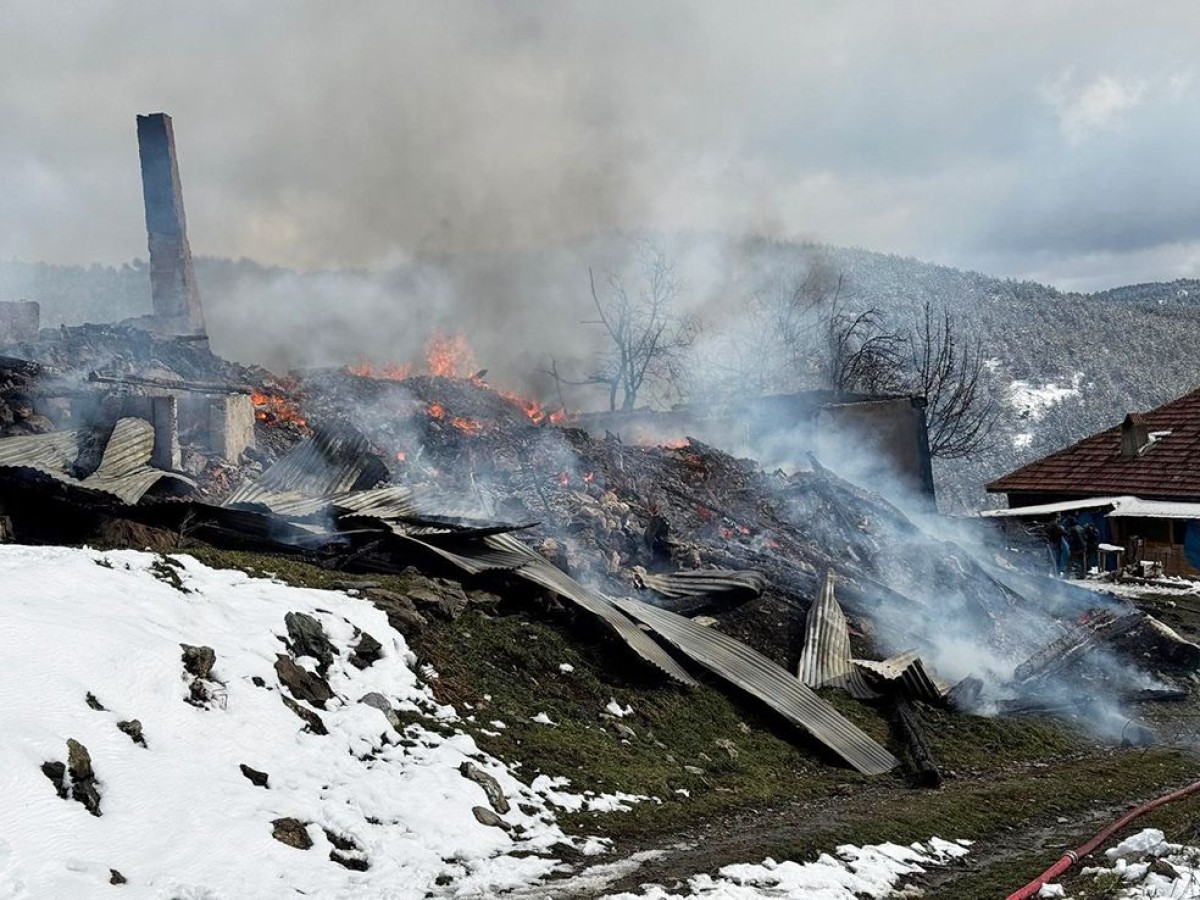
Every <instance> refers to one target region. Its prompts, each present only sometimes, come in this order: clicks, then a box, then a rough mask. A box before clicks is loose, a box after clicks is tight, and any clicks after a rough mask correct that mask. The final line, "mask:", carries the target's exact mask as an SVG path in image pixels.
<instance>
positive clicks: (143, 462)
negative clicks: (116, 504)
mask: <svg viewBox="0 0 1200 900" xmlns="http://www.w3.org/2000/svg"><path fill="white" fill-rule="evenodd" d="M153 452H154V426H153V425H151V424H150V423H149V422H147V421H146V420H145V419H134V418H126V419H118V420H117V424H116V425H115V426H114V427H113V431H112V435H111V436H110V437H109V439H108V444H107V445H106V446H105V448H104V454H103V456H102V457H101V459H100V465H99V466H98V467H97V468H96V471H95V472H93V473H92V474H91V475H89V476H88V477H87V478H85V479H83V481H82V482H80V484H81V485H82V486H83V487H85V488H87V489H88V490H92V491H99V492H101V493H104V494H109V495H110V496H113V497H117V498H118V499H120V500H121V501H122V502H124V503H127V504H129V505H130V506H133V505H134V504H135V503H137V502H138V501H139V500H141V499H142V497H143V495H145V493H146V491H148V490H150V488H151V487H153V486H154V485H155V484H157V483H158V482H159V481H161V480H162V479H164V478H168V479H170V480H172V481H175V482H179V483H183V484H187V485H188V486H190V487H195V486H196V483H195V482H194V481H192V480H191V479H190V478H185V477H184V476H182V475H175V474H173V473H170V472H164V471H163V470H162V469H155V468H151V466H150V456H151V454H153Z"/></svg>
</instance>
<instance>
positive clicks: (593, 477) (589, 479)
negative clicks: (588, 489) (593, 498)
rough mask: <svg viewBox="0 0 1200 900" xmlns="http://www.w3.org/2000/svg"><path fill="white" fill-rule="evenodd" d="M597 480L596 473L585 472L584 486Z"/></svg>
mask: <svg viewBox="0 0 1200 900" xmlns="http://www.w3.org/2000/svg"><path fill="white" fill-rule="evenodd" d="M595 480H596V473H595V472H584V473H583V483H584V484H591V483H592V482H593V481H595Z"/></svg>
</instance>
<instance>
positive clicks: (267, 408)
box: [250, 393, 308, 428]
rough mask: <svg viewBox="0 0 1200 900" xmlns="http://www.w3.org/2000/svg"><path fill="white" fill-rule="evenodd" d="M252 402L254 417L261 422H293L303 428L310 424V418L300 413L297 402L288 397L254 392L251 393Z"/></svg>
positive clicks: (280, 423) (273, 423)
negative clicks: (307, 418)
mask: <svg viewBox="0 0 1200 900" xmlns="http://www.w3.org/2000/svg"><path fill="white" fill-rule="evenodd" d="M250 402H251V403H252V404H253V405H254V418H256V419H258V420H259V421H260V422H266V423H267V424H268V425H282V424H284V423H291V424H293V425H299V426H300V427H301V428H303V427H305V426H306V425H308V420H306V419H305V418H304V417H303V416H302V415H300V411H299V410H298V409H297V408H296V404H295V403H293V402H292V401H291V400H288V399H287V398H286V397H274V396H271V395H270V394H258V393H254V394H251V395H250Z"/></svg>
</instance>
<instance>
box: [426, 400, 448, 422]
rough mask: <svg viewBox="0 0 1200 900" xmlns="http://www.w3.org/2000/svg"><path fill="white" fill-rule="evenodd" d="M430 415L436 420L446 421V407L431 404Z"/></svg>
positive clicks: (435, 403)
mask: <svg viewBox="0 0 1200 900" xmlns="http://www.w3.org/2000/svg"><path fill="white" fill-rule="evenodd" d="M429 415H430V416H432V417H433V418H435V419H444V418H445V417H446V407H444V406H442V404H440V403H437V402H434V403H430V404H429Z"/></svg>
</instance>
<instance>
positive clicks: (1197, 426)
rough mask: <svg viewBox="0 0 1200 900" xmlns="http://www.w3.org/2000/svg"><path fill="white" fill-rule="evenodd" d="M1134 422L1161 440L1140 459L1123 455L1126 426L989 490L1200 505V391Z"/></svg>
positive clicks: (1035, 464)
mask: <svg viewBox="0 0 1200 900" xmlns="http://www.w3.org/2000/svg"><path fill="white" fill-rule="evenodd" d="M1130 419H1131V421H1132V422H1134V423H1136V424H1144V425H1145V427H1146V430H1147V431H1149V432H1150V433H1151V434H1154V433H1155V432H1164V431H1169V432H1170V434H1167V435H1160V436H1159V437H1158V438H1157V439H1155V440H1154V441H1153V442H1152V443H1151V444H1149V445H1148V446H1147V447H1145V448H1144V449H1143V450H1142V452H1141V454H1140V455H1138V456H1134V457H1124V456H1122V455H1121V426H1120V425H1117V426H1116V427H1114V428H1110V429H1108V430H1107V431H1102V432H1100V433H1099V434H1094V435H1092V436H1091V437H1088V438H1084V439H1083V440H1082V441H1080V442H1079V443H1078V444H1074V445H1072V446H1070V447H1067V448H1066V449H1065V450H1059V451H1058V452H1057V453H1051V454H1050V455H1049V456H1046V457H1043V458H1042V459H1039V460H1037V461H1036V462H1032V463H1029V464H1028V465H1026V466H1022V467H1021V468H1019V469H1017V470H1016V471H1015V472H1009V473H1008V474H1007V475H1004V476H1002V477H1000V478H998V479H996V480H995V481H993V482H992V483H991V484H989V485H988V486H987V489H988V490H989V491H991V492H992V493H1017V494H1026V493H1029V494H1066V495H1081V496H1085V497H1086V496H1093V495H1115V494H1133V495H1136V496H1138V497H1146V498H1153V499H1184V498H1186V499H1189V500H1200V390H1196V391H1193V392H1192V393H1190V394H1187V395H1185V396H1183V397H1180V398H1179V399H1178V400H1172V401H1171V402H1170V403H1167V404H1164V405H1163V406H1160V407H1158V409H1154V410H1151V411H1150V412H1148V413H1140V414H1139V413H1133V414H1132V415H1131V416H1130Z"/></svg>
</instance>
